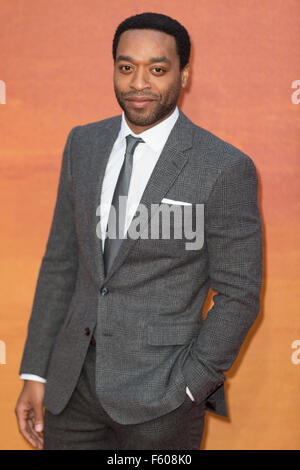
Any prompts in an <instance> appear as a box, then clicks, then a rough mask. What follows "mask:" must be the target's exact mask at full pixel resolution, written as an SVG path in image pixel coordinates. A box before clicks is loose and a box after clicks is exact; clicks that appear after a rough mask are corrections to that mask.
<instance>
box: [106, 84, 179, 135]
mask: <svg viewBox="0 0 300 470" xmlns="http://www.w3.org/2000/svg"><path fill="white" fill-rule="evenodd" d="M180 90H181V87H180V85H179V86H178V87H177V88H175V87H173V88H171V89H170V90H169V92H168V93H167V94H166V95H165V96H164V97H162V96H161V95H155V94H153V93H149V92H148V93H139V92H134V91H132V92H128V93H121V92H119V91H118V90H117V88H116V87H115V95H116V98H117V101H118V103H119V105H120V107H121V108H122V109H123V111H124V113H125V116H126V118H127V120H128V122H130V123H132V124H133V125H135V126H145V127H146V126H151V125H153V124H155V123H156V122H158V121H161V120H162V119H163V118H164V117H165V116H167V115H168V114H170V113H171V111H172V110H173V109H174V108H175V106H176V104H177V101H178V98H179V95H180ZM132 96H139V97H141V96H145V97H149V98H153V99H154V100H155V101H153V102H152V103H155V106H154V108H153V109H152V110H151V111H150V112H148V113H147V112H145V110H143V109H136V110H135V109H130V108H129V107H128V102H127V101H126V99H127V98H130V97H132Z"/></svg>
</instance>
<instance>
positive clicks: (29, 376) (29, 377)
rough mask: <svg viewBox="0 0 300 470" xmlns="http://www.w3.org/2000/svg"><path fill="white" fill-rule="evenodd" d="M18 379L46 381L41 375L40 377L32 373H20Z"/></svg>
mask: <svg viewBox="0 0 300 470" xmlns="http://www.w3.org/2000/svg"><path fill="white" fill-rule="evenodd" d="M20 379H23V380H35V381H36V382H42V383H43V384H45V383H46V382H47V380H46V379H43V377H40V376H39V375H33V374H21V375H20Z"/></svg>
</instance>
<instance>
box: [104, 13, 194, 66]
mask: <svg viewBox="0 0 300 470" xmlns="http://www.w3.org/2000/svg"><path fill="white" fill-rule="evenodd" d="M130 29H154V30H157V31H162V32H163V33H167V34H170V35H171V36H173V37H174V38H175V41H176V47H177V53H178V55H179V58H180V69H181V70H182V69H183V67H184V66H185V65H186V64H187V63H188V62H189V58H190V50H191V43H190V38H189V35H188V32H187V30H186V29H185V27H184V26H182V25H181V24H180V23H179V22H178V21H176V20H174V19H173V18H171V17H170V16H167V15H162V14H160V13H141V14H139V15H135V16H131V17H129V18H127V19H126V20H124V21H122V23H120V24H119V26H118V27H117V29H116V32H115V35H114V39H113V58H114V61H116V53H117V47H118V44H119V40H120V36H121V34H122V33H124V32H125V31H128V30H130Z"/></svg>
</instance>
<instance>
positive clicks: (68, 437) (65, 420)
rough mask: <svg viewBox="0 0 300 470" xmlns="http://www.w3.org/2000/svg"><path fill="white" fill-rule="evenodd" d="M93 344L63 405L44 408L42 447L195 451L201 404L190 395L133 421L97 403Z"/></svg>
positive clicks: (199, 433) (202, 414) (200, 430)
mask: <svg viewBox="0 0 300 470" xmlns="http://www.w3.org/2000/svg"><path fill="white" fill-rule="evenodd" d="M95 359H96V348H95V346H93V345H92V344H91V345H90V346H89V348H88V352H87V355H86V358H85V361H84V365H83V368H82V370H81V374H80V377H79V380H78V383H77V386H76V388H75V390H74V392H73V394H72V396H71V399H70V400H69V402H68V404H67V406H66V407H65V408H64V409H63V411H62V412H61V413H60V414H57V415H54V414H52V413H51V412H50V411H49V410H47V409H45V416H44V450H128V449H130V450H132V449H133V450H140V449H181V450H200V445H201V439H202V434H203V428H204V421H205V408H204V402H203V403H200V404H199V403H197V404H196V403H195V402H193V401H192V400H191V399H190V398H189V396H188V395H187V396H186V399H185V401H184V402H183V403H182V404H181V405H180V406H179V407H178V408H176V409H175V410H173V411H171V412H169V413H166V414H164V415H162V416H159V417H158V418H155V419H153V420H150V421H146V422H143V423H138V424H129V425H124V424H120V423H117V422H116V421H114V420H113V419H112V418H111V417H110V416H109V415H108V414H107V413H106V411H105V410H104V409H103V408H102V406H101V403H100V401H99V399H98V398H97V395H96V388H95Z"/></svg>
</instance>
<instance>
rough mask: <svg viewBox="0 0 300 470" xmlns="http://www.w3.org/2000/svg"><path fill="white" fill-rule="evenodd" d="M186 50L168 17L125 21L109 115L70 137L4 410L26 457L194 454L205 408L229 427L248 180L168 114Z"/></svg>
mask: <svg viewBox="0 0 300 470" xmlns="http://www.w3.org/2000/svg"><path fill="white" fill-rule="evenodd" d="M189 54H190V42H189V36H188V33H187V31H186V30H185V28H184V27H183V26H182V25H180V24H179V23H178V22H177V21H175V20H173V19H171V18H169V17H167V16H165V15H160V14H154V13H144V14H141V15H136V16H134V17H131V18H128V19H126V20H125V21H124V22H122V23H121V24H120V25H119V27H118V29H117V31H116V33H115V37H114V41H113V57H114V87H115V93H116V97H117V100H118V102H119V104H120V106H121V108H122V109H123V114H122V116H116V117H113V118H110V119H106V120H104V121H99V122H94V123H90V124H87V125H80V126H76V127H74V128H73V129H72V130H71V132H70V133H69V136H68V139H67V142H66V145H65V149H64V153H63V158H62V167H61V174H60V181H59V186H58V193H57V200H56V206H55V210H54V217H53V221H52V226H51V230H50V234H49V238H48V242H47V246H46V250H45V254H44V257H43V259H42V263H41V267H40V272H39V277H38V282H37V287H36V292H35V298H34V302H33V308H32V313H31V318H30V321H29V325H28V336H27V340H26V343H25V348H24V353H23V358H22V363H21V367H20V373H21V378H23V379H24V387H23V390H22V392H21V394H20V397H19V400H18V403H17V405H16V414H17V418H18V423H19V429H20V432H21V433H22V435H23V436H24V437H25V438H26V439H27V440H28V441H29V442H30V443H31V444H32V445H34V446H36V447H38V448H40V449H42V448H44V449H199V448H200V444H201V438H202V432H203V425H204V418H205V412H206V410H210V411H212V412H214V413H216V414H219V415H223V416H228V412H227V408H226V401H225V394H224V381H225V375H224V371H226V370H228V369H229V368H230V367H231V366H232V364H233V362H234V360H235V358H236V357H237V355H238V352H239V350H240V348H241V345H242V343H243V341H244V339H245V337H246V335H247V333H248V331H249V329H250V328H251V326H252V324H253V323H254V321H255V319H256V317H257V315H258V313H259V308H260V288H261V278H262V235H261V218H260V213H259V209H258V204H257V175H256V170H255V166H254V164H253V162H252V160H251V159H250V158H249V157H248V156H247V155H245V154H244V153H242V152H241V151H240V150H238V149H237V148H235V147H233V146H232V145H230V144H229V143H226V142H224V141H223V140H221V139H220V138H218V137H216V136H215V135H213V134H212V133H210V132H208V131H207V130H205V129H203V128H201V127H199V126H196V125H195V124H193V123H192V122H191V121H190V120H189V119H188V118H187V117H186V116H185V115H184V114H183V113H182V111H181V110H179V109H178V107H177V102H178V98H179V96H180V92H181V90H182V88H185V87H186V85H187V83H188V78H189ZM124 199H125V205H122V203H121V201H123V202H124ZM171 210H172V211H171ZM178 211H179V212H180V213H181V215H182V217H179V218H178V217H177V216H178V213H179V212H178ZM171 212H172V213H171ZM166 213H167V214H169V216H170V217H169V219H168V221H169V225H168V228H169V229H171V230H170V233H171V231H172V234H174V233H175V232H176V233H177V236H171V235H169V234H168V236H165V234H166V232H165V228H164V226H163V223H162V219H164V217H163V218H161V217H160V215H162V214H163V215H166ZM141 216H142V217H141ZM184 220H185V221H188V222H189V223H192V224H193V227H195V226H196V230H189V231H188V230H185V227H184V226H183V227H181V226H180V224H179V222H181V223H183V221H184ZM114 225H117V227H118V230H117V231H116V233H115V234H113V230H112V231H110V230H111V229H112V228H113V226H114ZM183 225H184V224H183ZM178 227H179V232H180V235H181V236H180V237H179V236H178V233H179V232H178V230H177V229H178ZM150 229H151V230H150ZM153 229H154V230H153ZM152 232H154V234H155V235H154V236H152V235H153V233H152ZM191 233H192V234H194V236H195V238H197V237H198V240H195V241H196V242H197V243H195V244H194V245H193V243H191V237H190V234H191ZM136 234H138V235H137V236H136ZM199 237H200V242H199ZM209 288H211V289H213V291H215V293H216V294H215V296H214V299H213V300H214V304H213V307H212V308H211V309H210V310H209V312H208V314H207V316H206V318H205V319H204V317H203V313H202V310H203V306H204V302H205V300H206V298H207V294H208V291H209ZM43 407H44V408H45V415H44V416H43ZM41 430H43V431H44V434H43V435H42V433H41V432H40V431H41Z"/></svg>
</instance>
